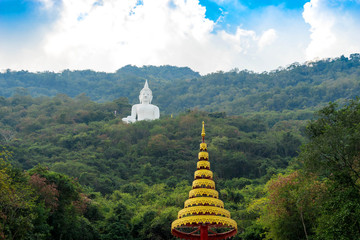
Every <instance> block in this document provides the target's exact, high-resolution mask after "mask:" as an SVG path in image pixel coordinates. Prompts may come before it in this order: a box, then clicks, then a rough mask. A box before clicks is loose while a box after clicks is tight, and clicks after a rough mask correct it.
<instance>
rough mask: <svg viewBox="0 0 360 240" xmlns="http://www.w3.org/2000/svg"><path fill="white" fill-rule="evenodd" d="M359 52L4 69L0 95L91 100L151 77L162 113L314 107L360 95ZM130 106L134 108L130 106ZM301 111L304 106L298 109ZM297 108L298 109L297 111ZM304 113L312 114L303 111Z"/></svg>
mask: <svg viewBox="0 0 360 240" xmlns="http://www.w3.org/2000/svg"><path fill="white" fill-rule="evenodd" d="M359 66H360V55H359V54H352V55H350V57H349V58H346V57H340V58H336V59H326V60H321V61H317V62H311V63H307V64H304V65H300V64H297V63H294V64H292V65H290V66H289V67H287V68H285V69H282V68H280V69H277V70H275V71H271V72H264V73H253V72H249V71H246V70H244V71H238V70H236V69H234V70H233V71H230V72H216V73H211V74H208V75H205V76H200V75H199V74H198V73H196V72H193V71H192V70H191V69H189V68H176V67H171V66H161V67H153V66H146V67H142V68H137V67H134V66H126V67H123V68H121V69H119V70H118V71H117V72H115V73H104V72H94V71H91V70H85V71H69V70H65V71H63V72H61V73H53V72H40V73H30V72H27V71H11V70H7V71H6V72H4V73H0V96H4V97H10V96H12V95H13V94H14V93H21V92H24V91H25V92H28V93H30V94H31V95H32V96H33V97H36V96H55V95H56V94H58V93H61V94H66V95H68V96H70V97H75V96H77V95H79V94H81V93H86V95H87V96H89V97H90V99H92V100H93V101H98V102H106V101H113V100H114V99H117V98H119V97H127V98H128V99H129V101H130V103H131V104H135V103H138V101H139V100H138V95H139V92H140V90H141V89H142V87H143V85H144V81H145V79H148V80H149V83H150V88H151V89H152V91H153V94H154V99H153V103H154V104H156V105H158V106H159V108H160V111H161V113H162V114H178V113H180V112H184V111H186V110H188V109H194V108H198V109H199V110H204V111H208V112H226V113H227V114H228V115H239V114H243V113H248V112H258V111H261V112H264V111H288V110H304V109H314V108H318V107H321V106H325V105H326V104H327V103H328V102H329V101H337V100H340V99H351V98H354V97H355V96H358V95H360V85H359V75H360V70H359V69H360V68H359ZM129 112H130V110H129ZM298 113H299V114H300V113H301V112H298ZM299 114H298V115H299ZM300 116H301V117H302V118H303V119H306V118H309V115H308V114H306V113H305V114H304V113H301V114H300Z"/></svg>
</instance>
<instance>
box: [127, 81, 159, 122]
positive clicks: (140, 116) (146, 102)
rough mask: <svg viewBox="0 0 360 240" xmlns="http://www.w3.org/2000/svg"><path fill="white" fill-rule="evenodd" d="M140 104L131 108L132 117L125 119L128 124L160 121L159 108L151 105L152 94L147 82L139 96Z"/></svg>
mask: <svg viewBox="0 0 360 240" xmlns="http://www.w3.org/2000/svg"><path fill="white" fill-rule="evenodd" d="M139 100H140V104H135V105H133V106H132V108H131V116H128V117H126V118H123V119H122V120H123V121H124V122H126V123H133V122H136V121H142V120H154V119H159V117H160V110H159V108H158V107H157V106H155V105H153V104H151V100H152V92H151V90H150V88H149V85H148V82H147V81H146V82H145V85H144V88H143V89H142V90H141V91H140V95H139Z"/></svg>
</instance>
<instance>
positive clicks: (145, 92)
mask: <svg viewBox="0 0 360 240" xmlns="http://www.w3.org/2000/svg"><path fill="white" fill-rule="evenodd" d="M152 98H153V96H152V91H151V90H150V88H149V85H148V82H147V80H146V82H145V85H144V88H143V89H142V90H141V91H140V95H139V100H140V103H141V104H144V103H145V104H150V103H151V101H152Z"/></svg>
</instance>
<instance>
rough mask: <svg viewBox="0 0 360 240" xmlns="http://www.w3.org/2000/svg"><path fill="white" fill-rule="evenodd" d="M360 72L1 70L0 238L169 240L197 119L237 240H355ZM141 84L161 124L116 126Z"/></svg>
mask: <svg viewBox="0 0 360 240" xmlns="http://www.w3.org/2000/svg"><path fill="white" fill-rule="evenodd" d="M359 62H360V56H359V55H357V54H353V55H351V57H350V58H344V57H341V58H338V59H331V60H323V61H319V62H314V63H311V64H307V65H300V64H293V65H291V66H289V67H288V68H286V69H278V70H276V71H273V72H269V73H261V74H258V73H252V72H248V71H237V70H234V71H231V72H218V73H213V74H209V75H206V76H200V75H199V74H197V73H195V72H193V71H191V70H190V69H188V68H176V67H170V66H163V67H151V66H148V67H143V68H137V67H133V66H127V67H124V68H122V69H119V70H118V71H117V72H116V73H115V74H108V73H97V72H93V71H64V72H62V73H59V74H57V73H29V72H25V71H22V72H16V71H11V70H8V71H6V72H4V73H2V74H1V75H0V83H1V85H2V87H1V91H2V95H3V97H0V144H1V149H0V239H69V240H70V239H109V240H110V239H130V240H131V239H134V240H137V239H142V240H147V239H149V240H150V239H152V240H154V239H155V240H162V239H164V240H165V239H173V237H172V236H171V233H170V225H171V222H172V221H173V220H175V219H176V216H177V212H178V211H179V210H180V209H182V208H183V203H184V201H185V200H186V199H187V197H188V192H189V190H190V189H191V182H192V180H193V173H194V171H195V170H196V161H197V153H198V151H199V143H200V142H201V122H202V121H205V125H206V132H207V134H206V139H205V141H206V142H207V143H208V150H209V155H210V162H211V170H212V171H213V172H214V181H215V183H216V189H217V190H218V191H219V193H220V196H219V198H220V199H222V200H223V201H224V203H225V208H226V209H228V210H230V212H231V216H232V219H234V220H236V221H237V223H238V227H239V231H238V234H237V235H236V237H235V238H234V239H253V240H255V239H284V240H285V239H306V240H308V239H359V238H360V231H359V229H360V219H359V217H358V216H359V213H360V200H359V199H360V192H359V190H360V189H359V188H360V185H359V176H360V175H359V174H360V165H359V150H360V145H359V142H360V141H359V140H360V139H359V138H360V125H359V122H360V100H359V98H357V96H358V95H359V94H358V91H359V82H360V81H359V80H360V78H359V75H360V71H359ZM66 74H67V75H68V76H66V77H65V76H64V75H66ZM51 76H52V77H51ZM144 79H149V82H150V88H151V89H152V91H153V94H154V100H153V103H154V104H156V105H158V106H159V108H160V111H161V118H160V119H158V120H154V121H150V122H149V121H141V122H136V123H134V124H125V123H123V122H122V121H121V118H122V117H124V116H127V115H128V114H129V112H130V108H131V104H133V103H136V98H137V95H138V93H139V91H140V89H141V88H142V86H143V83H144ZM52 83H54V84H55V85H52ZM85 83H87V84H85ZM56 84H58V86H56ZM62 84H63V87H61V85H62ZM106 85H107V87H105V86H106ZM120 89H121V90H120ZM137 89H138V90H137ZM96 90H98V91H96ZM70 91H72V92H70ZM111 92H112V93H111ZM175 93H176V94H175ZM290 93H292V95H290ZM280 96H283V97H280ZM278 97H279V98H278ZM329 102H330V103H329ZM167 104H169V105H167ZM275 106H278V107H275ZM291 106H292V107H291ZM162 109H164V111H162ZM115 111H116V113H115ZM172 113H173V114H172Z"/></svg>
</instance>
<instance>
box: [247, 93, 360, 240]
mask: <svg viewBox="0 0 360 240" xmlns="http://www.w3.org/2000/svg"><path fill="white" fill-rule="evenodd" d="M317 114H318V119H317V120H314V121H312V122H310V123H309V125H308V126H307V131H306V132H307V136H308V137H309V139H310V141H309V142H308V143H307V144H306V145H304V147H303V149H302V151H301V153H300V155H299V157H298V159H299V162H300V163H301V164H302V167H301V168H300V169H298V170H297V171H294V172H290V173H288V174H285V175H282V174H280V175H278V176H276V177H274V178H273V179H272V180H271V181H269V182H268V183H267V184H266V188H265V190H266V193H267V194H266V196H265V197H264V198H262V199H258V200H255V201H253V202H252V203H251V204H250V205H249V210H250V211H251V212H254V213H257V214H259V221H258V223H259V224H260V225H262V226H263V227H264V228H265V229H266V231H265V236H266V239H284V240H285V239H318V240H321V239H344V240H345V239H348V240H350V239H359V238H360V217H359V216H360V215H359V214H360V185H359V179H360V178H359V176H360V175H359V173H360V172H359V170H360V168H359V151H360V125H359V122H360V99H356V100H351V101H349V102H348V104H346V106H344V107H342V108H339V107H338V106H337V105H336V104H333V103H331V104H329V105H328V106H326V107H325V108H323V109H321V110H320V111H319V112H318V113H317Z"/></svg>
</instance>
